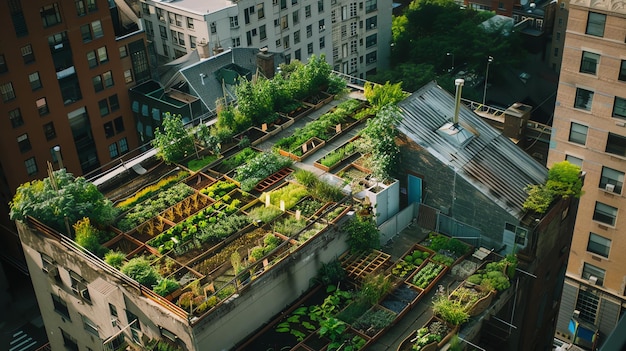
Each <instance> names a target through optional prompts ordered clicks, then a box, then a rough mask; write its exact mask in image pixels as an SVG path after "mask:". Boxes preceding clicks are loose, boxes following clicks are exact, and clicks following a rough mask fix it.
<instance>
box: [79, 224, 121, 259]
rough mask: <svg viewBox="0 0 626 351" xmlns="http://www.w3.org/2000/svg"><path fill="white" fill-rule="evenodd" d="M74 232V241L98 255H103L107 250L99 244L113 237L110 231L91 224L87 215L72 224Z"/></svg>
mask: <svg viewBox="0 0 626 351" xmlns="http://www.w3.org/2000/svg"><path fill="white" fill-rule="evenodd" d="M74 232H75V233H76V237H75V238H74V241H76V243H77V244H78V245H80V246H82V247H84V248H85V249H86V250H88V251H89V252H91V253H93V254H94V255H96V256H98V257H102V256H104V254H105V253H106V252H107V249H106V248H104V247H103V246H102V245H101V244H102V243H104V242H106V241H108V240H109V239H111V238H112V237H113V234H112V233H107V232H105V231H102V230H98V229H97V228H96V227H94V226H92V225H91V221H90V220H89V218H88V217H85V218H83V219H81V220H78V221H77V222H76V223H75V224H74Z"/></svg>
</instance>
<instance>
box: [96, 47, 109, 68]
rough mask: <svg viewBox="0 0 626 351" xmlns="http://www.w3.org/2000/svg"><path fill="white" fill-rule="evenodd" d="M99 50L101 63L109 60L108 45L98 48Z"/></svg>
mask: <svg viewBox="0 0 626 351" xmlns="http://www.w3.org/2000/svg"><path fill="white" fill-rule="evenodd" d="M97 52H98V61H100V64H103V63H105V62H108V61H109V55H108V54H107V48H106V46H103V47H100V48H98V50H97Z"/></svg>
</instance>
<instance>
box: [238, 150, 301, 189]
mask: <svg viewBox="0 0 626 351" xmlns="http://www.w3.org/2000/svg"><path fill="white" fill-rule="evenodd" d="M292 163H293V161H291V159H289V158H287V157H283V156H280V155H277V154H274V153H271V152H264V153H261V154H258V155H257V156H255V157H254V158H252V159H250V160H248V161H246V163H245V164H243V165H241V166H239V167H237V169H236V172H235V180H237V181H239V182H241V189H242V190H244V191H250V190H252V189H253V188H254V187H255V186H256V185H257V184H258V183H259V182H260V181H261V180H263V178H266V177H268V176H270V175H272V174H273V173H275V172H277V171H279V170H281V169H283V168H285V167H289V166H291V164H292Z"/></svg>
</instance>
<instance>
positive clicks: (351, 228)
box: [342, 216, 380, 252]
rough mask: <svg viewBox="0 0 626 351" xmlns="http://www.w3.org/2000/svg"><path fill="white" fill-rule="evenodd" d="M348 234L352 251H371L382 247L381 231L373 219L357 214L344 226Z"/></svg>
mask: <svg viewBox="0 0 626 351" xmlns="http://www.w3.org/2000/svg"><path fill="white" fill-rule="evenodd" d="M342 229H343V230H344V231H345V232H346V233H347V234H348V244H349V245H350V250H351V251H352V252H361V251H370V250H372V249H377V248H379V247H380V232H379V231H378V228H377V227H376V224H375V223H374V221H373V220H371V219H369V218H366V217H361V216H355V217H354V218H352V219H350V220H349V221H348V222H347V223H346V224H345V225H344V226H343V228H342Z"/></svg>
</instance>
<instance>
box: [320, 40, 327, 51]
mask: <svg viewBox="0 0 626 351" xmlns="http://www.w3.org/2000/svg"><path fill="white" fill-rule="evenodd" d="M325 47H326V38H325V37H320V50H321V49H323V48H325Z"/></svg>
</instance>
